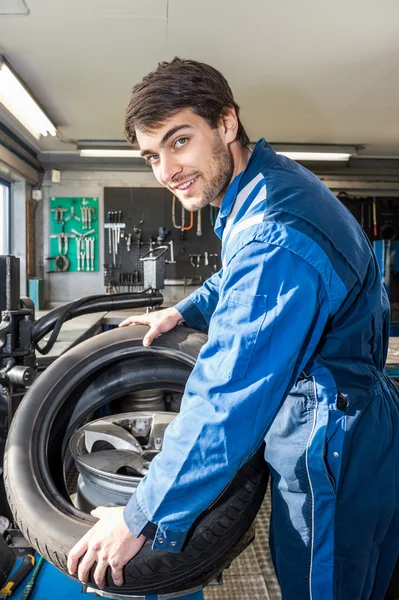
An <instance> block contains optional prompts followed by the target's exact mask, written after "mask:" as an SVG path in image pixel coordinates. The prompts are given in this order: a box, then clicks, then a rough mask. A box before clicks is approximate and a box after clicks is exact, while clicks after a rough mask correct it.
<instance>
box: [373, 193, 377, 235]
mask: <svg viewBox="0 0 399 600" xmlns="http://www.w3.org/2000/svg"><path fill="white" fill-rule="evenodd" d="M373 234H374V237H375V238H376V237H377V236H378V230H377V200H376V199H375V198H373Z"/></svg>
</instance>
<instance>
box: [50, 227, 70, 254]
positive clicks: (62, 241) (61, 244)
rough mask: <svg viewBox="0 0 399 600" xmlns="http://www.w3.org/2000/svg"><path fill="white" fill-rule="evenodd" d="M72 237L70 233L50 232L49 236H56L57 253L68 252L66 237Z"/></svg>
mask: <svg viewBox="0 0 399 600" xmlns="http://www.w3.org/2000/svg"><path fill="white" fill-rule="evenodd" d="M70 237H74V236H73V235H72V234H71V233H65V232H62V233H52V234H51V235H50V238H58V254H68V238H70Z"/></svg>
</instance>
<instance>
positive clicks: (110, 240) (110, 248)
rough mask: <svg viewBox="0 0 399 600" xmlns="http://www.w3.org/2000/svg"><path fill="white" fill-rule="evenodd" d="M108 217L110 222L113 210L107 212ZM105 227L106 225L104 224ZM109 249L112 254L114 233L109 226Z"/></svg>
mask: <svg viewBox="0 0 399 600" xmlns="http://www.w3.org/2000/svg"><path fill="white" fill-rule="evenodd" d="M107 219H108V223H111V211H110V210H109V211H108V213H107ZM104 227H105V225H104ZM108 251H109V253H110V254H112V233H111V228H110V227H109V228H108Z"/></svg>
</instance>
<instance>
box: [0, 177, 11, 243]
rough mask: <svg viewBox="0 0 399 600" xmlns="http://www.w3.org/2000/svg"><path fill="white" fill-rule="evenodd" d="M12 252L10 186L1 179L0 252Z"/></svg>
mask: <svg viewBox="0 0 399 600" xmlns="http://www.w3.org/2000/svg"><path fill="white" fill-rule="evenodd" d="M9 253H10V186H9V184H8V183H6V182H5V181H2V180H1V179H0V254H9Z"/></svg>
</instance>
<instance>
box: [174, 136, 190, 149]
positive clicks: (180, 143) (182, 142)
mask: <svg viewBox="0 0 399 600" xmlns="http://www.w3.org/2000/svg"><path fill="white" fill-rule="evenodd" d="M187 139H188V138H185V137H182V138H179V139H178V140H176V142H175V146H177V148H181V147H182V146H184V145H185V144H186V142H187Z"/></svg>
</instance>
